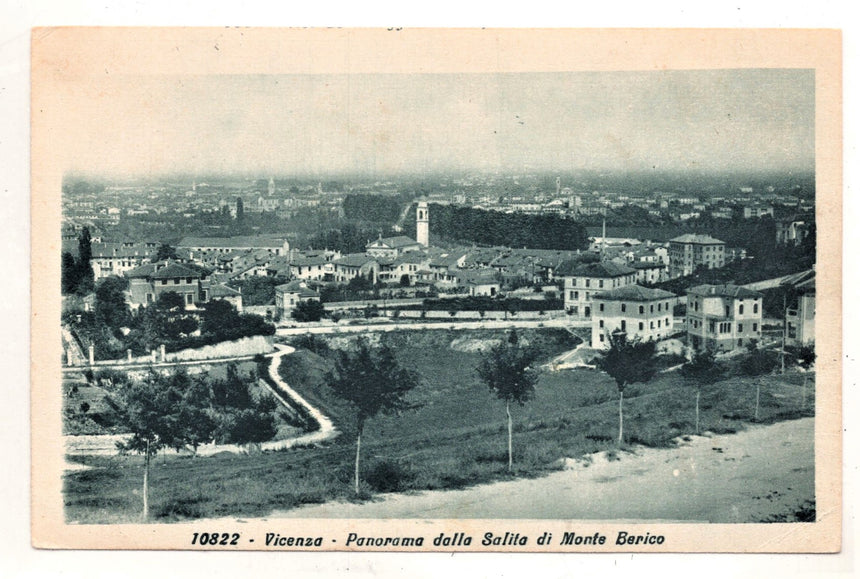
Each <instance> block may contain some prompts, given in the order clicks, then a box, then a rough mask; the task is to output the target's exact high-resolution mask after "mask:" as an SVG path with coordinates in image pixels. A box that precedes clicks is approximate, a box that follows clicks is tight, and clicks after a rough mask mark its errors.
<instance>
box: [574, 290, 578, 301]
mask: <svg viewBox="0 0 860 579" xmlns="http://www.w3.org/2000/svg"><path fill="white" fill-rule="evenodd" d="M573 299H575V300H578V299H579V292H573Z"/></svg>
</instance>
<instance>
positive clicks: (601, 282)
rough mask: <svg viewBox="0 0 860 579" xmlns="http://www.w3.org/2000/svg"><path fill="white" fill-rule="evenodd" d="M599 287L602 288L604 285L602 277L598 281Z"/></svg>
mask: <svg viewBox="0 0 860 579" xmlns="http://www.w3.org/2000/svg"><path fill="white" fill-rule="evenodd" d="M597 287H600V288H602V287H603V280H602V279H601V280H599V281H598V282H597Z"/></svg>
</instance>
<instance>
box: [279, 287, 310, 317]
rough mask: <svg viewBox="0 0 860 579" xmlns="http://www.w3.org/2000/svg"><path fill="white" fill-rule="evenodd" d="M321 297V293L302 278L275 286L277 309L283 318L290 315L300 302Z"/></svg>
mask: <svg viewBox="0 0 860 579" xmlns="http://www.w3.org/2000/svg"><path fill="white" fill-rule="evenodd" d="M319 299H320V295H319V294H318V293H317V292H315V291H314V290H312V289H310V288H309V287H308V286H307V284H306V283H305V282H303V281H301V280H293V281H291V282H290V283H285V284H283V285H279V286H276V287H275V309H276V310H277V312H278V315H279V316H281V317H282V318H283V317H290V316H291V315H292V313H293V310H294V309H295V308H296V306H297V305H299V304H300V303H302V302H306V301H308V300H319Z"/></svg>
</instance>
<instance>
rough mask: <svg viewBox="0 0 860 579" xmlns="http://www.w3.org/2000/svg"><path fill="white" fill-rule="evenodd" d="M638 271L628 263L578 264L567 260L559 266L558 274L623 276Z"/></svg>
mask: <svg viewBox="0 0 860 579" xmlns="http://www.w3.org/2000/svg"><path fill="white" fill-rule="evenodd" d="M631 273H636V270H635V269H633V268H632V267H627V266H626V265H619V264H617V263H612V262H611V261H602V262H596V263H583V264H576V262H570V261H566V262H564V263H562V264H561V266H559V268H558V271H556V275H562V276H563V275H571V276H573V275H575V276H582V277H603V278H607V277H621V276H623V275H630V274H631Z"/></svg>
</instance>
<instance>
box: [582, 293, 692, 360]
mask: <svg viewBox="0 0 860 579" xmlns="http://www.w3.org/2000/svg"><path fill="white" fill-rule="evenodd" d="M675 297H676V296H675V294H673V293H671V292H667V291H665V290H661V289H655V288H644V287H642V286H639V285H636V284H632V285H626V286H623V287H618V288H615V289H612V290H609V291H605V292H598V293H597V294H595V295H594V301H593V303H594V313H593V314H592V317H591V347H592V348H608V347H609V336H610V335H611V334H615V333H617V332H623V333H625V334H627V338H628V339H630V340H633V339H639V340H642V341H648V340H654V341H657V340H660V339H663V338H665V337H668V336H671V335H672V334H673V333H674V330H673V318H672V304H673V302H674V301H675Z"/></svg>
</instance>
